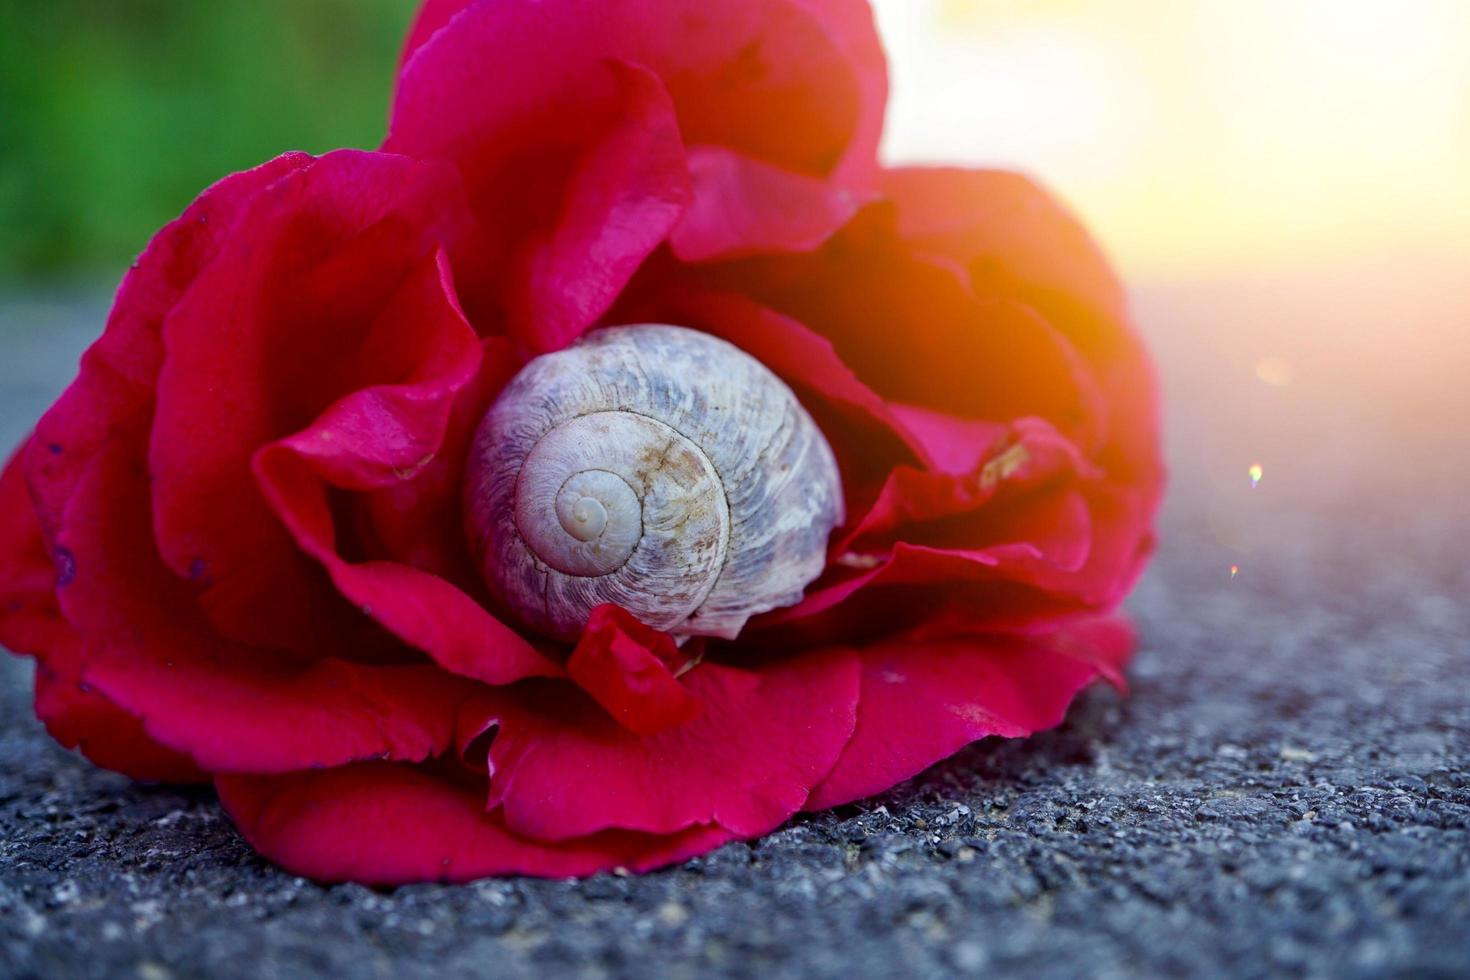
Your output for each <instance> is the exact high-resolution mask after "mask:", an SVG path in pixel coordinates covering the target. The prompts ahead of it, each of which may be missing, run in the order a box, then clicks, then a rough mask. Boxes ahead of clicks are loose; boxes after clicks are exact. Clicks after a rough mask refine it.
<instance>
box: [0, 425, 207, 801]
mask: <svg viewBox="0 0 1470 980" xmlns="http://www.w3.org/2000/svg"><path fill="white" fill-rule="evenodd" d="M20 458H21V453H19V452H18V453H17V454H16V455H15V457H14V458H13V459H11V461H10V462H9V463H8V464H7V465H6V467H5V469H4V472H3V473H0V644H3V645H4V646H6V647H7V648H9V649H10V650H12V651H14V652H16V653H29V654H32V655H34V656H35V658H36V716H37V717H38V718H40V719H41V721H42V722H44V723H45V725H46V730H47V731H49V732H50V733H51V737H52V738H54V739H56V740H57V741H58V742H60V743H61V744H62V745H64V746H66V747H67V748H77V749H80V750H81V752H82V753H83V754H84V755H86V756H87V758H89V759H91V760H92V761H93V762H95V763H96V764H97V765H99V766H104V767H105V768H108V769H114V770H117V771H118V772H121V773H123V774H125V775H128V776H131V777H132V778H134V779H145V780H160V781H165V782H180V783H182V782H198V781H201V780H203V779H204V778H205V777H204V776H203V774H201V773H200V772H199V770H198V769H197V768H195V767H194V765H193V764H192V763H191V762H190V761H189V760H188V759H187V758H185V757H184V756H182V755H179V754H178V753H176V752H173V751H171V750H169V749H166V748H164V747H163V746H161V745H159V744H158V743H157V742H155V741H153V739H151V738H149V737H148V735H147V734H146V733H145V732H144V731H143V725H142V723H141V722H139V721H138V719H137V718H135V717H133V716H132V715H130V714H128V713H127V712H125V711H123V710H122V709H121V708H119V707H117V706H116V705H115V704H113V703H112V702H111V701H108V700H107V699H106V698H104V697H103V696H102V695H101V694H98V693H97V692H96V691H94V690H90V689H86V688H84V687H83V686H82V684H81V639H80V637H78V636H77V634H76V631H75V630H73V629H72V628H71V626H70V625H69V624H68V623H67V622H66V620H64V619H62V618H61V611H60V610H59V609H58V608H57V606H56V593H55V583H56V572H55V569H54V568H53V566H52V564H51V559H50V557H49V556H48V555H47V553H46V546H45V542H44V540H43V538H42V534H41V526H40V524H39V522H38V521H37V520H36V512H35V509H34V508H33V507H32V506H31V499H30V494H29V492H28V491H27V489H26V486H25V481H24V480H23V479H22V476H21V466H20Z"/></svg>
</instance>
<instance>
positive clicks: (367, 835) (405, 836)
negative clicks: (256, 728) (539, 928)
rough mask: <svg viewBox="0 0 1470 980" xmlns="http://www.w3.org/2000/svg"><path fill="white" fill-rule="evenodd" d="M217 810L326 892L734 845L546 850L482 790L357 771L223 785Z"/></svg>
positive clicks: (706, 835)
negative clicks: (350, 885) (351, 884)
mask: <svg viewBox="0 0 1470 980" xmlns="http://www.w3.org/2000/svg"><path fill="white" fill-rule="evenodd" d="M215 787H216V789H217V790H218V791H219V795H220V801H221V802H222V803H223V804H224V807H225V810H226V812H228V813H229V814H230V817H231V818H232V819H233V820H234V821H235V824H236V825H237V826H238V827H239V828H240V832H241V833H242V834H243V835H244V836H245V839H246V840H248V841H249V842H250V844H251V846H252V847H254V848H255V849H256V850H257V851H259V852H260V853H261V854H263V855H264V856H265V857H267V858H268V859H270V860H271V861H274V862H275V863H277V864H279V865H281V866H282V867H284V868H287V869H289V870H290V871H293V872H295V873H296V874H300V875H306V876H307V877H310V878H314V879H317V880H318V881H357V882H363V883H365V884H370V885H401V884H406V883H409V882H416V881H455V882H458V881H469V880H472V879H475V878H483V877H485V876H487V875H511V874H531V875H539V876H542V877H572V876H578V875H589V874H593V873H595V872H598V871H608V870H612V869H615V868H627V869H629V870H633V871H649V870H652V869H654V868H658V867H662V866H664V865H667V864H673V863H675V862H678V861H682V860H685V859H687V858H690V857H693V856H695V855H697V854H702V853H704V852H706V851H709V850H712V849H713V848H715V847H718V846H719V845H721V844H723V843H725V842H726V841H728V840H730V839H731V836H732V835H731V834H730V833H729V832H728V831H724V830H721V829H720V828H718V827H708V826H702V827H692V828H690V829H689V830H686V831H684V832H682V833H678V834H672V835H669V836H653V835H647V834H630V833H622V832H618V831H611V832H607V833H602V834H596V835H593V836H590V837H586V838H582V839H581V840H575V841H566V842H563V843H558V844H547V843H543V842H538V841H532V840H527V839H525V838H523V837H519V836H517V835H515V834H514V833H512V832H510V831H509V830H507V829H506V827H505V824H504V821H503V820H501V819H500V817H499V816H498V815H497V814H495V813H487V812H486V811H485V806H484V798H483V796H482V795H481V794H479V793H477V792H475V791H474V790H473V789H470V788H466V787H463V786H458V785H455V784H453V783H450V782H447V781H445V780H442V779H439V778H437V777H435V776H433V775H431V774H429V773H428V772H425V771H423V770H420V769H417V768H415V767H413V766H407V765H394V764H391V763H370V762H369V763H358V764H355V765H350V766H342V767H339V768H335V769H328V770H325V771H322V772H303V773H293V774H291V775H287V776H276V777H261V776H228V775H226V776H219V777H217V778H216V779H215Z"/></svg>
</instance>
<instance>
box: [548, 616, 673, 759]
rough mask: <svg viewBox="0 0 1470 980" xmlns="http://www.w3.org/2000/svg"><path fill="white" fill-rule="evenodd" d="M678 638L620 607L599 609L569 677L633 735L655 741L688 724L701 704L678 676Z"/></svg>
mask: <svg viewBox="0 0 1470 980" xmlns="http://www.w3.org/2000/svg"><path fill="white" fill-rule="evenodd" d="M680 662H681V658H680V656H679V649H678V647H676V646H675V645H674V638H673V637H672V636H670V635H669V634H667V633H661V632H659V631H658V630H655V629H651V628H649V627H647V626H645V625H643V624H642V623H640V622H639V621H638V620H637V619H636V618H635V617H634V616H633V615H632V614H631V613H629V612H628V611H627V610H625V609H622V608H619V607H618V606H612V605H606V606H598V607H597V608H596V609H594V610H592V617H591V618H590V619H588V620H587V628H586V629H585V630H583V631H582V638H581V639H580V640H578V641H577V646H576V649H574V650H573V651H572V656H571V658H570V659H569V660H568V661H567V676H568V677H570V678H571V679H572V680H573V681H575V682H576V683H577V685H578V686H579V687H581V688H582V690H584V691H586V692H587V693H588V694H590V695H591V696H592V698H593V700H595V701H596V702H597V703H598V704H600V705H602V707H603V708H604V709H606V711H607V713H608V714H610V715H612V717H613V718H614V719H615V720H616V721H617V722H618V724H620V725H622V726H623V727H624V728H626V729H628V730H629V731H630V732H634V733H636V734H638V735H652V734H654V733H655V732H661V731H663V730H664V729H666V728H673V727H675V726H677V725H682V724H683V723H685V722H687V721H690V720H692V719H693V718H694V716H695V715H697V714H698V713H699V701H698V700H696V699H695V697H694V695H692V694H690V693H689V692H688V691H687V690H685V688H684V686H683V685H682V684H680V683H679V681H678V679H677V678H676V677H675V676H674V670H673V668H674V667H675V666H676V665H678V664H679V663H680Z"/></svg>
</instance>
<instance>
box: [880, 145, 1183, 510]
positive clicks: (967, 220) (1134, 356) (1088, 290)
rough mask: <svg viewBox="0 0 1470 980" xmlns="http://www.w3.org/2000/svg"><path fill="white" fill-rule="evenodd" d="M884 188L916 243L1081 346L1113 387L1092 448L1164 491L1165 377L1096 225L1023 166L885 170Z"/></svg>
mask: <svg viewBox="0 0 1470 980" xmlns="http://www.w3.org/2000/svg"><path fill="white" fill-rule="evenodd" d="M883 191H884V194H885V195H886V196H888V197H889V198H890V199H891V200H893V201H894V202H895V204H896V205H897V214H898V230H899V233H900V234H901V235H902V236H903V237H904V238H905V240H907V241H908V242H909V243H910V244H911V245H912V246H913V247H914V248H916V249H918V250H920V251H923V252H926V253H928V254H933V255H939V256H944V257H946V258H950V259H954V260H957V261H959V262H961V263H963V264H964V266H965V268H966V269H967V270H968V272H969V275H970V280H971V284H972V288H973V289H974V291H975V292H976V294H977V295H979V296H982V297H985V296H1012V297H1017V298H1019V299H1020V300H1021V301H1023V302H1025V303H1026V304H1027V305H1029V306H1030V307H1031V308H1032V309H1034V310H1036V311H1037V312H1038V313H1040V314H1041V315H1042V316H1044V317H1045V318H1046V320H1047V322H1048V323H1049V324H1051V326H1052V327H1053V328H1054V329H1056V330H1058V331H1059V332H1061V333H1062V334H1064V335H1065V336H1066V337H1067V339H1068V340H1069V341H1070V342H1071V344H1073V345H1074V346H1075V347H1076V349H1077V350H1078V351H1079V352H1080V353H1081V354H1082V356H1083V357H1084V358H1085V359H1086V360H1087V361H1088V363H1089V365H1090V370H1091V372H1092V375H1093V377H1094V378H1096V379H1097V384H1098V386H1099V390H1100V391H1101V392H1102V393H1103V396H1104V402H1103V404H1102V405H1101V406H1100V407H1099V412H1100V414H1099V419H1098V421H1099V426H1098V431H1099V434H1100V435H1099V439H1098V442H1097V444H1096V445H1095V446H1093V445H1088V446H1085V447H1084V448H1087V449H1088V450H1089V451H1091V450H1094V449H1096V452H1095V453H1094V455H1095V457H1096V458H1097V460H1098V462H1099V463H1101V464H1102V465H1103V466H1104V467H1105V468H1106V469H1107V470H1108V471H1109V472H1110V473H1112V474H1114V476H1115V477H1116V478H1117V479H1120V480H1127V481H1129V482H1131V483H1132V484H1133V485H1135V486H1137V487H1139V488H1148V489H1150V491H1151V493H1152V495H1153V496H1154V498H1155V499H1156V498H1157V495H1158V493H1159V491H1160V489H1161V488H1162V478H1163V477H1162V467H1161V466H1160V462H1159V454H1158V415H1157V412H1158V409H1157V405H1158V396H1157V385H1156V384H1155V381H1154V378H1153V373H1152V370H1151V368H1150V365H1149V360H1148V357H1147V355H1146V354H1145V353H1144V351H1143V348H1142V345H1141V343H1140V341H1139V339H1138V337H1137V336H1136V334H1135V333H1134V332H1133V331H1132V330H1131V329H1130V328H1129V320H1128V304H1127V298H1126V297H1125V295H1124V293H1123V289H1122V287H1121V285H1120V284H1119V282H1118V280H1117V278H1116V277H1115V276H1114V275H1113V272H1112V270H1111V268H1110V267H1109V265H1108V262H1107V260H1106V258H1105V257H1104V256H1103V254H1102V253H1101V251H1100V250H1099V249H1098V247H1097V245H1096V244H1095V243H1094V242H1093V240H1092V238H1091V236H1089V235H1088V233H1087V230H1086V229H1085V228H1083V227H1082V225H1081V224H1080V223H1079V222H1078V221H1077V220H1076V219H1075V218H1073V217H1072V215H1070V214H1069V213H1067V211H1066V210H1065V209H1064V208H1062V207H1061V205H1060V204H1059V203H1058V202H1057V201H1056V199H1055V198H1053V197H1052V196H1050V195H1049V194H1047V193H1046V192H1045V191H1043V190H1042V189H1041V188H1039V187H1037V186H1036V185H1035V184H1034V183H1032V182H1031V181H1030V180H1028V179H1026V178H1025V177H1023V176H1021V175H1019V174H1012V173H1004V172H998V171H985V170H956V169H948V168H902V169H897V170H892V171H888V172H887V173H885V174H884V176H883Z"/></svg>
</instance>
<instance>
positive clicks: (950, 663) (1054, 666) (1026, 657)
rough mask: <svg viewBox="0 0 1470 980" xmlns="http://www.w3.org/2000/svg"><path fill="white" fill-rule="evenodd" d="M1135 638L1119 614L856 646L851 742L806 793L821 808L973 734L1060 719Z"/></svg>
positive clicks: (866, 791)
mask: <svg viewBox="0 0 1470 980" xmlns="http://www.w3.org/2000/svg"><path fill="white" fill-rule="evenodd" d="M1132 645H1133V637H1132V634H1131V631H1129V630H1128V628H1127V627H1126V625H1124V624H1122V623H1120V622H1119V621H1117V620H1104V621H1100V622H1093V623H1084V624H1079V625H1074V626H1069V627H1064V628H1062V629H1060V630H1056V631H1054V632H1051V633H1048V634H1038V635H1027V636H1011V637H1004V636H990V637H986V636H977V637H974V638H970V639H949V640H929V641H926V640H922V639H908V640H901V641H897V642H893V643H885V644H876V645H874V646H872V647H869V648H867V649H865V650H863V651H861V658H862V662H863V681H862V696H861V698H860V699H859V702H858V705H859V707H858V722H857V728H856V730H855V731H854V733H853V736H852V741H850V742H849V743H848V744H847V748H846V749H844V750H843V753H842V757H841V758H840V759H838V761H837V765H836V767H835V768H834V769H833V770H832V773H831V775H829V776H828V777H827V779H826V781H825V782H823V783H822V785H821V786H819V787H817V789H816V790H815V791H814V792H813V793H812V797H811V800H810V801H809V802H808V803H807V807H808V809H813V810H818V809H824V808H826V807H829V806H836V805H838V804H839V803H846V802H849V801H851V800H856V799H861V798H862V797H865V796H871V795H872V794H874V793H878V792H881V791H883V790H885V789H887V788H888V787H890V786H892V785H894V784H895V783H898V782H902V781H903V780H905V779H907V778H909V777H910V776H913V775H916V774H918V773H919V772H921V771H923V770H924V769H925V768H927V767H928V766H930V765H932V764H934V763H935V762H938V761H939V760H941V759H944V758H945V757H947V756H949V755H951V754H953V753H954V752H956V751H958V750H959V749H961V748H963V747H964V746H966V745H968V744H969V743H971V742H973V741H975V740H976V739H980V738H985V737H986V736H989V735H1000V736H1003V737H1005V738H1018V737H1020V736H1023V735H1029V734H1031V733H1032V732H1035V731H1040V730H1042V729H1046V728H1051V727H1053V726H1055V725H1056V724H1058V723H1059V722H1060V721H1061V720H1062V715H1063V714H1064V713H1065V712H1066V710H1067V705H1068V704H1069V703H1070V702H1071V701H1072V698H1073V697H1074V696H1076V694H1077V692H1078V691H1080V690H1082V688H1084V687H1086V686H1087V684H1089V683H1090V682H1091V681H1093V680H1095V679H1096V678H1097V677H1098V676H1100V675H1101V676H1106V677H1110V678H1116V677H1117V676H1118V675H1117V670H1118V667H1119V665H1120V664H1121V662H1122V661H1123V660H1125V659H1126V658H1127V654H1128V652H1129V651H1130V650H1131V648H1132Z"/></svg>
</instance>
